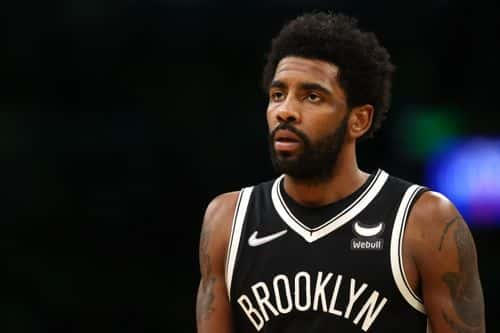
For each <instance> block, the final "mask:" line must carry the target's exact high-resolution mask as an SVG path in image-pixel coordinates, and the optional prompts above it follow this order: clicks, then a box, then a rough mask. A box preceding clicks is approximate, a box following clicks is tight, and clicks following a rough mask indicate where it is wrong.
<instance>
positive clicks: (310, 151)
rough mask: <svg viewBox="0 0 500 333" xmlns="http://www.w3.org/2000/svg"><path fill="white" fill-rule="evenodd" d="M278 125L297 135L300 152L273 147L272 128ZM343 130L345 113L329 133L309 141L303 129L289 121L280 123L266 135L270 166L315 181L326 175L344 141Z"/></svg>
mask: <svg viewBox="0 0 500 333" xmlns="http://www.w3.org/2000/svg"><path fill="white" fill-rule="evenodd" d="M280 129H282V130H288V131H290V132H293V133H295V134H296V135H297V136H298V137H299V138H300V139H301V141H302V146H303V149H302V152H300V153H298V154H297V155H296V156H293V155H292V154H289V153H278V152H277V151H276V150H275V148H274V137H275V135H276V131H278V130H280ZM346 130H347V116H345V117H344V119H342V122H341V123H340V125H339V127H338V128H337V129H336V130H335V131H334V132H333V133H331V134H329V135H327V136H325V137H323V138H321V139H320V140H318V141H317V142H315V143H312V142H311V140H310V139H309V138H308V137H307V136H306V135H305V134H304V133H303V132H301V131H299V130H298V129H296V128H295V127H293V126H292V125H290V123H281V124H280V125H279V126H278V127H276V128H275V129H274V130H273V131H272V132H271V134H270V135H269V149H270V154H271V162H272V164H273V167H274V169H275V170H276V172H278V173H280V174H281V173H284V174H287V175H289V176H290V177H292V178H295V179H297V180H300V181H303V182H306V183H318V182H322V181H326V180H328V179H330V178H331V177H332V170H333V167H334V166H335V164H336V163H337V159H338V157H339V153H340V150H341V148H342V144H343V142H344V137H345V133H346Z"/></svg>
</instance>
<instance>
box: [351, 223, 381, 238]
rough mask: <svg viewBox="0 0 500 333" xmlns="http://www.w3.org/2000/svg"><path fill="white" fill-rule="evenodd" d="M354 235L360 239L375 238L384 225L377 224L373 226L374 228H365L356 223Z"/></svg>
mask: <svg viewBox="0 0 500 333" xmlns="http://www.w3.org/2000/svg"><path fill="white" fill-rule="evenodd" d="M353 229H354V233H355V234H356V235H358V236H361V237H375V236H378V235H379V234H381V233H382V231H384V223H383V222H379V224H377V225H374V226H367V225H363V224H361V222H359V221H356V222H354V227H353Z"/></svg>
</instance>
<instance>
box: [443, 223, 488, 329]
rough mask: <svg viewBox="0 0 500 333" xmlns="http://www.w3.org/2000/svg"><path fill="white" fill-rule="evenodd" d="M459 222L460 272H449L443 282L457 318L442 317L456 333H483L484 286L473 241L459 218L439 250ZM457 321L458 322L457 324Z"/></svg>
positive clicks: (458, 251) (457, 241)
mask: <svg viewBox="0 0 500 333" xmlns="http://www.w3.org/2000/svg"><path fill="white" fill-rule="evenodd" d="M456 221H459V222H461V223H458V224H457V227H456V230H455V232H454V240H455V245H456V248H457V254H458V272H446V273H444V274H443V275H442V277H441V279H442V281H443V282H444V283H445V284H446V285H447V286H448V289H449V291H450V296H451V301H452V304H453V308H454V309H455V315H450V314H447V313H445V312H444V311H443V313H442V315H443V318H444V320H445V321H446V322H447V323H448V325H449V326H450V327H451V328H452V329H453V330H454V331H455V332H457V333H478V332H483V330H484V327H483V317H484V300H483V294H482V290H481V282H480V281H479V274H478V272H477V265H476V255H475V252H474V240H473V238H472V236H471V234H470V232H469V231H468V230H467V227H466V224H465V221H463V219H462V218H461V217H460V216H457V217H455V218H454V219H453V220H451V221H450V222H448V224H447V225H446V227H445V230H444V232H443V235H442V237H441V242H440V244H439V250H441V248H442V243H443V239H444V236H445V234H446V232H447V231H448V229H449V227H450V226H451V225H452V224H453V223H454V222H456ZM455 318H457V319H459V320H456V319H455Z"/></svg>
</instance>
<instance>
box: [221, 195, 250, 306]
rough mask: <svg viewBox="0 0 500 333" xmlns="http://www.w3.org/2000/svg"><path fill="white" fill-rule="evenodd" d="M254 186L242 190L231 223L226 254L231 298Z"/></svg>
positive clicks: (227, 284) (228, 292)
mask: <svg viewBox="0 0 500 333" xmlns="http://www.w3.org/2000/svg"><path fill="white" fill-rule="evenodd" d="M252 190H253V187H246V188H244V189H242V190H241V191H240V194H239V196H238V202H237V204H236V209H235V211H234V216H233V223H232V225H231V237H230V238H229V244H228V247H227V254H226V287H227V295H228V297H229V299H231V282H232V280H233V272H234V266H235V264H236V257H237V255H238V247H239V245H240V239H241V232H242V230H243V223H244V222H245V216H246V214H247V208H248V203H249V202H250V196H251V194H252Z"/></svg>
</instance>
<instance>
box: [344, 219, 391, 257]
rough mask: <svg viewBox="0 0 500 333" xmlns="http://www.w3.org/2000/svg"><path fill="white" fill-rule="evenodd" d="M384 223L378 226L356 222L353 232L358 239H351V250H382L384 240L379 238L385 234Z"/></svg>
mask: <svg viewBox="0 0 500 333" xmlns="http://www.w3.org/2000/svg"><path fill="white" fill-rule="evenodd" d="M384 227H385V225H384V223H383V222H379V223H378V224H376V225H366V224H362V223H361V222H359V221H356V222H354V223H353V225H352V230H353V231H354V234H355V235H357V236H358V237H357V238H354V239H351V250H382V249H383V247H384V240H383V239H382V238H377V236H380V235H381V234H382V233H383V232H384Z"/></svg>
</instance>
